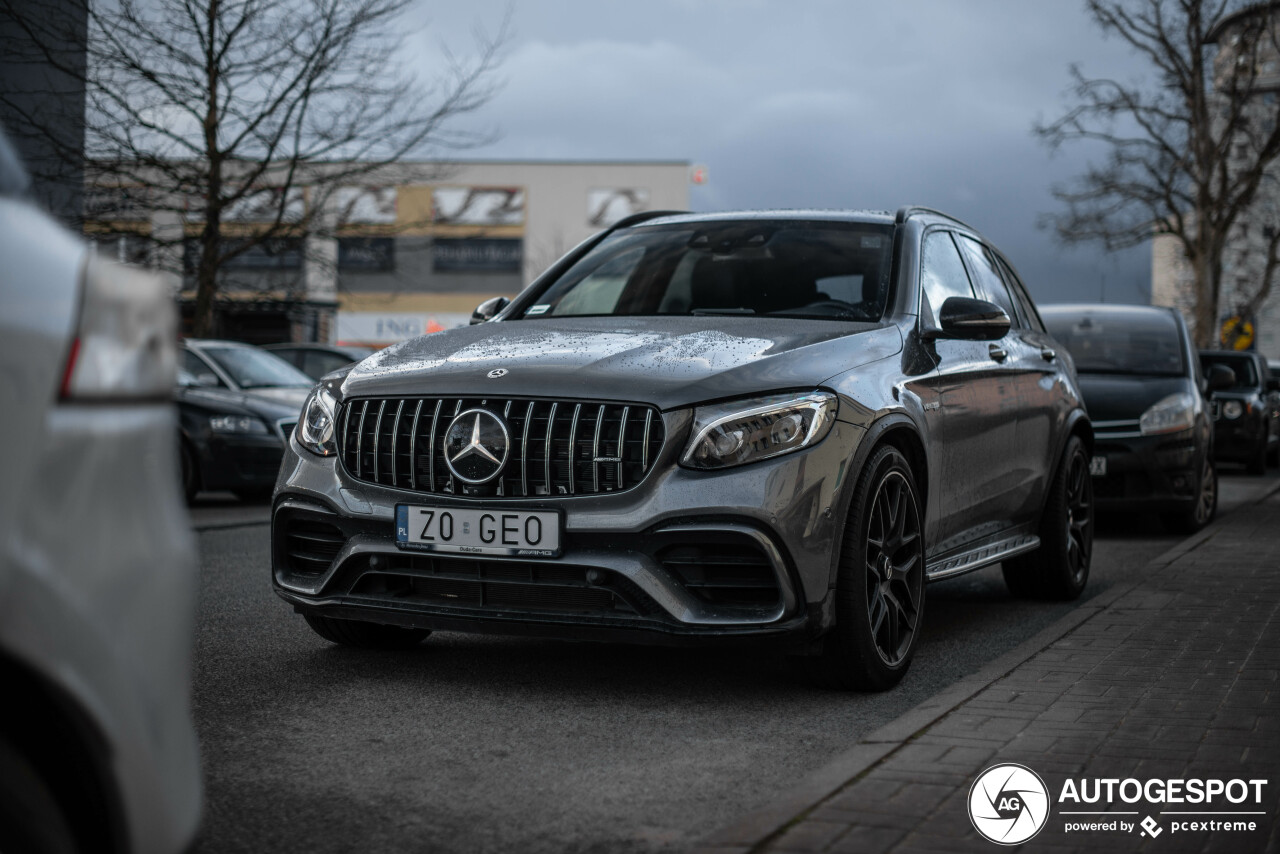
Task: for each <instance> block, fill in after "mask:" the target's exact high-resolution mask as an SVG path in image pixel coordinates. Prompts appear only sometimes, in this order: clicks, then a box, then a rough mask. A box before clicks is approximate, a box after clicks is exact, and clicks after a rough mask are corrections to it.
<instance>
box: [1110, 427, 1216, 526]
mask: <svg viewBox="0 0 1280 854" xmlns="http://www.w3.org/2000/svg"><path fill="white" fill-rule="evenodd" d="M1093 455H1094V456H1095V457H1099V456H1101V457H1106V460H1107V474H1106V475H1105V476H1103V477H1094V478H1093V495H1094V500H1095V502H1096V503H1097V505H1098V507H1099V508H1102V509H1108V510H1112V511H1115V510H1140V511H1156V512H1163V511H1176V510H1184V509H1186V508H1187V507H1189V506H1191V505H1192V504H1194V503H1195V501H1196V498H1197V496H1198V494H1199V487H1200V475H1199V471H1200V464H1201V462H1200V461H1201V457H1200V455H1199V454H1198V453H1197V449H1196V440H1195V433H1194V431H1191V430H1187V431H1184V432H1181V433H1174V434H1167V435H1163V436H1112V435H1108V434H1107V433H1105V432H1102V431H1099V432H1098V433H1097V436H1096V443H1095V446H1094V451H1093Z"/></svg>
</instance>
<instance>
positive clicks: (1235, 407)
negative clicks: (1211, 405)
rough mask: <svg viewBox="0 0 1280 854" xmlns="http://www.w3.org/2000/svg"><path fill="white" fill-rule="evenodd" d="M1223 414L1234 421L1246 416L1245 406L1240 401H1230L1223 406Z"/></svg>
mask: <svg viewBox="0 0 1280 854" xmlns="http://www.w3.org/2000/svg"><path fill="white" fill-rule="evenodd" d="M1222 414H1223V415H1224V416H1226V417H1227V418H1230V419H1232V420H1233V421H1234V420H1235V419H1237V418H1239V417H1240V416H1241V415H1244V406H1242V405H1241V404H1240V401H1238V400H1228V401H1227V402H1226V403H1224V404H1222Z"/></svg>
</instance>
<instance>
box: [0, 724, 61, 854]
mask: <svg viewBox="0 0 1280 854" xmlns="http://www.w3.org/2000/svg"><path fill="white" fill-rule="evenodd" d="M79 850H80V849H79V847H78V846H77V845H76V842H75V834H74V833H73V832H72V829H71V825H70V823H69V822H68V821H67V817H66V815H65V814H64V813H63V811H62V808H61V807H60V806H59V805H58V802H57V800H56V799H55V798H54V796H53V794H52V792H50V791H49V787H48V785H47V784H46V783H45V781H44V778H43V777H41V776H40V773H39V772H38V771H37V770H36V769H35V767H34V766H33V765H32V764H31V763H30V762H29V761H27V759H26V757H24V756H23V755H22V754H21V753H19V752H18V751H16V750H14V749H13V746H12V745H10V744H9V742H8V741H7V740H5V739H3V738H0V851H4V852H6V854H76V852H78V851H79Z"/></svg>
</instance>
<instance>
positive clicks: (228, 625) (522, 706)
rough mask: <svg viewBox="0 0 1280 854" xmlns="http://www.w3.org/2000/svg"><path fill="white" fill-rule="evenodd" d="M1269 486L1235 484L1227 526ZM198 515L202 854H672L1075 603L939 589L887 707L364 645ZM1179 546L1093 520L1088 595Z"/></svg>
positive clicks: (457, 646)
mask: <svg viewBox="0 0 1280 854" xmlns="http://www.w3.org/2000/svg"><path fill="white" fill-rule="evenodd" d="M1269 480H1270V478H1269V479H1268V480H1267V481H1264V480H1262V479H1259V478H1252V477H1245V476H1240V475H1227V476H1224V477H1223V478H1222V501H1221V504H1220V512H1226V511H1228V510H1229V509H1230V508H1231V507H1232V506H1235V505H1236V504H1238V503H1240V502H1241V501H1242V500H1245V499H1247V498H1248V497H1249V496H1251V495H1253V494H1254V493H1255V492H1256V491H1258V490H1259V489H1261V488H1263V487H1264V486H1265V485H1266V484H1267V483H1268V482H1269ZM192 516H193V520H194V522H195V523H196V525H197V526H198V527H202V528H205V530H202V531H201V533H200V547H201V575H202V586H201V600H200V619H199V633H198V637H197V647H196V675H195V686H194V687H195V716H196V725H197V729H198V731H199V733H200V739H201V746H202V749H203V756H204V768H205V778H206V783H207V789H206V805H205V822H204V831H203V834H202V839H201V843H200V845H199V847H198V849H197V850H198V851H199V852H201V854H209V852H233V851H252V852H266V851H270V852H295V851H296V852H316V854H319V852H331V851H332V852H338V851H342V852H349V851H368V852H418V851H421V852H437V851H439V852H467V854H474V853H475V852H521V854H524V852H529V854H534V852H556V854H559V852H647V851H659V850H667V849H680V848H683V847H685V846H686V845H688V844H689V843H691V842H693V841H695V840H697V839H698V838H700V837H702V836H704V835H705V834H706V833H708V832H709V831H711V830H713V829H715V828H716V827H718V826H720V825H723V824H725V823H727V822H728V821H730V820H732V819H733V818H735V817H736V816H738V815H739V814H741V813H742V812H744V811H746V810H749V809H752V808H754V807H756V806H759V805H761V804H763V803H766V802H767V801H768V800H769V799H770V797H771V796H772V795H774V794H776V793H777V792H780V791H781V790H783V789H785V788H786V787H787V786H788V785H789V784H791V783H794V782H795V781H797V780H799V779H800V778H801V777H803V776H804V775H805V774H806V773H807V772H808V771H810V770H812V769H814V768H817V767H819V766H821V765H822V764H824V763H825V762H826V761H827V760H828V759H830V758H831V757H832V756H834V755H835V754H837V753H839V752H841V751H843V750H844V749H846V748H847V747H848V746H850V745H851V744H852V743H853V742H854V741H856V740H857V739H858V737H859V736H860V735H861V734H863V733H865V732H868V731H870V730H872V729H874V728H876V727H879V726H880V725H882V724H884V723H887V722H889V721H890V720H892V719H894V718H895V717H897V716H898V715H899V714H901V713H902V712H904V711H906V710H908V709H910V708H911V707H913V706H915V705H916V704H918V703H920V702H921V701H923V700H925V699H927V698H928V697H930V696H932V695H933V694H935V693H936V692H938V691H939V690H941V689H942V688H944V687H946V686H947V685H949V684H950V683H951V682H953V681H954V680H956V679H957V678H959V677H961V676H964V675H966V674H968V673H970V672H972V671H974V670H976V669H977V668H978V667H980V666H981V665H982V664H983V663H984V662H986V661H988V660H990V659H991V658H994V657H995V656H997V655H999V654H1000V653H1002V652H1004V651H1005V650H1008V649H1010V648H1012V647H1014V646H1016V645H1017V644H1018V643H1020V642H1021V641H1023V640H1024V639H1026V638H1028V637H1030V636H1031V635H1032V634H1034V633H1035V632H1037V631H1039V630H1040V629H1042V628H1044V627H1046V626H1048V625H1049V624H1050V623H1052V622H1053V621H1054V620H1056V619H1057V618H1058V617H1060V616H1061V615H1062V614H1064V613H1065V612H1067V611H1068V610H1070V609H1071V608H1072V607H1074V604H1053V603H1049V604H1046V603H1039V602H1037V603H1030V602H1022V601H1019V600H1015V599H1011V598H1010V597H1009V595H1008V593H1007V592H1006V590H1005V588H1004V583H1003V581H1002V579H1001V577H1000V571H999V569H998V568H993V569H987V570H982V571H979V572H977V573H973V574H970V575H968V576H963V577H961V578H958V579H954V580H952V581H948V582H942V583H940V584H937V585H934V586H932V587H930V588H929V596H928V602H927V611H926V630H925V635H924V637H923V642H922V645H921V647H920V648H919V651H918V653H917V656H916V659H915V662H914V664H913V665H912V670H911V673H910V674H909V675H908V676H907V678H906V680H905V681H904V682H903V683H902V684H901V685H899V686H898V687H897V688H896V689H894V690H892V691H889V692H887V693H883V694H866V695H848V694H838V693H832V692H827V691H820V690H816V689H814V688H811V687H809V686H807V685H806V684H805V683H804V682H803V681H801V680H799V679H798V678H796V677H795V676H794V675H793V672H792V667H791V666H790V665H789V663H788V661H787V660H786V659H785V658H782V657H775V656H766V655H760V654H752V653H748V654H743V653H740V652H700V651H695V652H690V651H687V650H664V649H650V648H642V647H625V646H616V645H594V644H575V643H566V642H556V641H537V640H534V641H530V640H518V639H504V638H485V637H473V636H468V635H461V634H446V633H441V634H437V635H433V636H432V637H431V638H430V639H429V640H428V641H427V642H426V643H425V644H423V645H422V646H421V647H420V648H418V649H416V650H413V651H410V652H401V653H373V652H363V651H353V650H347V649H342V648H339V647H335V646H331V645H329V644H327V643H325V642H324V641H322V640H321V639H320V638H318V637H317V636H315V635H313V634H312V633H311V631H310V630H309V629H308V628H307V626H306V624H305V623H304V622H303V621H302V618H301V617H299V616H297V615H295V614H294V613H292V611H291V610H290V609H289V608H288V607H287V606H286V605H285V604H284V603H283V602H282V601H280V600H279V599H277V598H276V597H275V595H273V594H272V593H271V591H270V587H269V582H268V572H269V570H268V528H267V527H266V526H265V525H263V524H261V523H260V520H261V519H263V518H265V516H266V508H265V507H257V508H254V507H242V506H237V505H232V504H231V503H230V502H229V501H224V500H222V499H221V498H219V497H218V496H210V497H206V498H204V499H202V500H201V501H200V503H199V504H198V505H197V506H196V507H195V508H194V509H193V513H192ZM255 521H258V522H259V523H258V524H253V523H254V522H255ZM246 522H247V523H249V524H242V523H246ZM217 525H230V526H234V527H214V526H217ZM1179 539H1181V537H1180V536H1177V535H1170V534H1168V533H1165V532H1164V531H1163V530H1162V529H1161V528H1160V527H1159V525H1158V524H1157V523H1156V522H1155V521H1154V520H1148V519H1145V518H1143V517H1131V518H1129V519H1124V520H1119V521H1115V522H1111V523H1107V524H1103V525H1102V526H1100V530H1099V533H1098V539H1097V543H1096V549H1095V555H1094V562H1093V569H1092V576H1091V579H1090V582H1089V587H1088V589H1087V591H1086V596H1094V595H1097V594H1098V593H1100V592H1102V591H1103V590H1105V589H1106V588H1107V587H1108V586H1110V585H1111V584H1114V583H1116V582H1117V581H1120V580H1123V579H1124V578H1125V575H1126V573H1127V572H1129V571H1130V570H1132V569H1134V568H1136V567H1138V566H1141V565H1143V564H1144V563H1145V562H1146V561H1148V560H1150V559H1151V558H1153V557H1155V556H1157V555H1159V554H1160V553H1162V552H1164V551H1166V550H1167V549H1169V548H1171V547H1172V546H1173V545H1174V544H1175V543H1177V542H1178V540H1179Z"/></svg>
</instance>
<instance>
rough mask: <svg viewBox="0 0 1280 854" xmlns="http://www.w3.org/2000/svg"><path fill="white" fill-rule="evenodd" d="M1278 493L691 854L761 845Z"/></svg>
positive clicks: (1195, 537)
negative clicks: (919, 734)
mask: <svg viewBox="0 0 1280 854" xmlns="http://www.w3.org/2000/svg"><path fill="white" fill-rule="evenodd" d="M1277 492H1280V481H1276V482H1275V483H1272V484H1269V485H1268V486H1267V487H1266V488H1264V489H1262V490H1259V491H1258V493H1257V494H1256V495H1254V496H1251V497H1250V498H1247V499H1245V500H1244V501H1242V502H1241V503H1240V504H1238V505H1237V506H1236V507H1233V508H1232V509H1231V510H1229V511H1228V512H1227V513H1224V514H1222V515H1220V516H1218V517H1217V518H1216V519H1215V520H1214V522H1213V524H1211V525H1209V526H1208V527H1207V528H1205V529H1204V530H1203V531H1200V532H1199V533H1196V534H1192V535H1191V536H1190V537H1187V538H1186V539H1185V540H1183V541H1182V542H1180V543H1178V544H1177V545H1175V546H1174V547H1173V548H1171V549H1169V550H1168V551H1166V552H1164V553H1163V554H1161V555H1159V556H1158V557H1156V558H1154V559H1152V560H1151V561H1149V562H1148V563H1147V564H1146V565H1145V566H1144V567H1143V568H1142V569H1141V570H1139V571H1138V572H1137V573H1136V575H1135V577H1134V578H1133V580H1131V581H1126V582H1123V583H1121V584H1115V585H1112V586H1111V587H1110V588H1108V589H1107V590H1106V592H1104V593H1100V594H1099V595H1098V596H1096V597H1094V598H1093V599H1089V600H1088V601H1086V602H1084V603H1083V604H1081V605H1080V606H1079V607H1077V608H1075V609H1073V610H1072V611H1071V613H1069V614H1066V615H1065V616H1063V617H1062V618H1061V619H1059V620H1058V621H1057V622H1055V623H1053V624H1052V625H1050V626H1048V627H1047V628H1045V629H1042V630H1041V631H1040V632H1038V633H1037V634H1035V635H1034V636H1033V637H1031V638H1028V639H1027V640H1025V641H1023V642H1022V643H1020V644H1018V645H1017V646H1016V647H1014V648H1013V649H1011V650H1009V651H1008V652H1006V653H1004V654H1002V655H1000V656H998V657H997V658H995V659H993V660H991V661H989V662H987V663H986V664H985V665H983V666H982V667H981V668H980V669H978V670H977V671H976V672H974V673H971V674H969V675H968V676H965V677H964V678H962V679H960V680H959V681H957V682H954V683H952V684H951V685H950V686H948V687H946V688H944V689H943V690H942V691H939V692H938V693H937V694H935V695H933V696H932V697H930V698H929V699H927V700H925V701H924V702H922V703H920V704H919V705H918V706H916V707H914V708H912V709H909V710H908V711H906V712H904V713H903V714H901V715H899V716H898V717H897V718H896V719H895V720H893V721H890V722H889V723H887V724H885V725H884V726H882V727H880V728H879V729H877V730H875V731H873V732H871V733H868V734H867V735H865V736H863V737H862V738H861V739H860V740H859V741H858V743H857V744H855V745H854V746H853V747H851V748H849V749H848V750H846V751H845V752H844V753H842V754H840V755H839V756H837V757H836V758H835V759H833V760H832V761H830V762H828V763H827V764H826V765H824V766H822V767H821V768H819V769H817V770H816V771H813V772H811V773H810V774H808V775H807V776H806V777H804V778H803V779H801V780H800V782H798V783H796V784H795V785H794V786H792V787H791V788H789V789H787V790H786V791H784V792H783V793H782V794H781V795H779V796H778V797H776V798H774V799H773V801H772V802H771V803H769V804H767V805H765V806H763V807H760V808H758V809H756V810H753V811H751V812H749V813H747V814H746V815H743V816H741V817H739V818H738V819H736V820H734V821H733V823H731V824H729V825H727V826H725V827H722V828H721V829H719V830H717V831H715V832H713V833H711V834H710V835H708V836H706V837H704V838H703V839H701V840H699V841H698V842H697V843H696V844H695V845H694V847H693V848H691V849H690V851H691V852H692V854H747V852H750V851H753V850H755V849H756V848H757V847H758V846H759V845H760V844H761V843H763V842H765V841H767V840H768V839H769V838H771V837H774V836H776V835H778V833H780V832H781V831H783V830H784V829H786V828H787V827H788V826H789V825H790V824H791V823H792V822H794V821H795V820H796V819H798V818H802V817H803V816H804V815H806V814H807V813H809V812H810V811H811V810H812V809H814V807H816V806H817V805H818V804H820V803H821V802H822V801H824V800H826V799H827V798H828V797H830V796H831V795H833V794H835V792H837V791H838V790H840V789H842V788H843V787H844V786H846V785H847V784H848V783H850V782H852V781H853V780H854V779H855V778H857V777H859V776H861V775H863V774H865V773H866V772H868V771H869V770H871V768H873V767H874V766H875V765H877V764H879V763H880V762H881V761H882V760H883V759H885V758H887V757H888V756H889V755H890V754H892V753H894V752H895V751H897V750H898V748H900V747H902V746H903V745H904V744H906V743H907V742H908V741H910V740H911V739H912V738H913V737H914V736H915V735H916V734H918V733H919V732H921V731H922V730H924V729H927V728H928V727H930V726H932V725H933V724H934V723H936V722H937V721H939V720H941V719H942V718H943V717H945V716H946V715H948V714H950V713H951V712H952V711H954V710H955V709H956V708H958V707H959V706H961V705H962V704H963V703H965V702H967V701H968V700H969V699H971V698H972V697H974V696H975V695H977V694H978V693H979V692H981V691H983V690H985V689H986V688H988V687H990V686H991V685H992V684H993V683H995V682H996V681H998V680H999V679H1002V678H1004V677H1005V676H1006V675H1008V674H1009V673H1011V672H1012V671H1013V670H1014V669H1016V668H1017V667H1019V666H1020V665H1022V664H1023V663H1025V662H1027V661H1029V660H1030V659H1031V658H1033V657H1034V656H1036V655H1037V654H1039V653H1040V652H1041V651H1043V650H1044V649H1046V648H1047V647H1049V646H1050V645H1052V644H1053V643H1055V642H1057V641H1058V640H1060V639H1062V638H1063V637H1065V636H1066V635H1067V634H1069V633H1070V632H1072V631H1073V630H1074V629H1076V628H1077V627H1079V626H1080V625H1082V624H1084V623H1086V622H1088V621H1089V620H1091V619H1092V618H1093V617H1095V616H1097V615H1098V614H1100V613H1102V612H1103V611H1105V610H1107V609H1108V608H1110V607H1111V606H1112V605H1113V604H1114V603H1115V602H1116V600H1118V599H1120V598H1121V597H1122V596H1124V595H1125V594H1127V593H1129V592H1131V591H1132V590H1134V589H1135V588H1137V587H1140V586H1141V585H1142V584H1143V583H1144V582H1145V581H1146V579H1147V578H1148V577H1149V576H1150V575H1152V574H1153V573H1155V572H1157V571H1159V570H1162V569H1164V568H1165V567H1167V566H1169V565H1170V564H1172V563H1173V562H1174V561H1176V560H1178V559H1180V558H1182V557H1184V556H1186V555H1187V554H1190V553H1191V552H1193V551H1195V550H1196V549H1198V548H1200V546H1202V545H1204V544H1205V543H1207V542H1208V541H1209V540H1211V539H1213V537H1214V535H1215V534H1216V533H1217V531H1218V527H1219V522H1220V521H1221V520H1222V519H1223V518H1224V517H1227V516H1230V515H1231V514H1232V513H1235V512H1236V511H1237V510H1239V509H1240V508H1242V507H1251V506H1253V505H1256V504H1261V503H1262V502H1263V501H1266V500H1267V499H1268V498H1270V497H1271V496H1272V495H1274V494H1275V493H1277Z"/></svg>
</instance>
